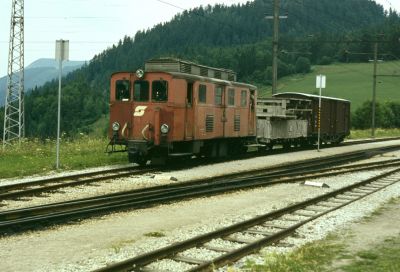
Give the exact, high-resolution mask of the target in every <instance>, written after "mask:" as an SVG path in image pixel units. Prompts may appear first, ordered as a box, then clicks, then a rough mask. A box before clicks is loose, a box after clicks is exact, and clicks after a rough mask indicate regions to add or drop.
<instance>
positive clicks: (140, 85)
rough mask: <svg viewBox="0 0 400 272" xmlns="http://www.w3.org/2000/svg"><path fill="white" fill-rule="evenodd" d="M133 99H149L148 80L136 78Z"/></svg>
mask: <svg viewBox="0 0 400 272" xmlns="http://www.w3.org/2000/svg"><path fill="white" fill-rule="evenodd" d="M133 90H134V91H133V100H135V101H149V82H148V81H146V80H136V81H135V84H134V87H133Z"/></svg>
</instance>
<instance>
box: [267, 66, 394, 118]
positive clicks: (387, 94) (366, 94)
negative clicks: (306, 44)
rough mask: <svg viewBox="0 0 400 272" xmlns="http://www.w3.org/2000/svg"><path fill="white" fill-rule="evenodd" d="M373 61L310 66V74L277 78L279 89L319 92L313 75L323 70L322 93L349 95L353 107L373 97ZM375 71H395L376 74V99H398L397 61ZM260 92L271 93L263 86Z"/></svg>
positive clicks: (344, 96) (346, 97)
mask: <svg viewBox="0 0 400 272" xmlns="http://www.w3.org/2000/svg"><path fill="white" fill-rule="evenodd" d="M372 73H373V64H372V63H348V64H343V63H335V64H332V65H319V66H313V72H312V73H309V74H305V75H303V74H297V75H293V76H288V77H284V78H282V79H281V80H279V85H278V91H279V92H304V93H312V94H318V90H317V89H316V88H315V77H316V75H317V74H323V75H326V77H327V83H326V89H323V90H322V95H325V96H333V97H339V98H344V99H348V100H350V101H351V102H352V111H354V110H355V109H356V108H357V107H359V106H360V105H361V104H362V103H363V102H364V101H366V100H372V83H373V78H372ZM378 74H381V75H397V77H378V84H377V90H376V93H377V100H378V101H381V102H384V101H400V61H389V62H382V63H379V64H378ZM260 95H261V96H268V95H271V89H270V88H267V89H265V88H262V89H261V91H260Z"/></svg>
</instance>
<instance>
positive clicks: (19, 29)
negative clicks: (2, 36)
mask: <svg viewBox="0 0 400 272" xmlns="http://www.w3.org/2000/svg"><path fill="white" fill-rule="evenodd" d="M24 123H25V120H24V0H13V1H12V8H11V24H10V45H9V52H8V73H7V94H6V102H5V114H4V131H3V147H4V146H6V145H10V144H11V143H12V142H13V141H15V140H19V141H20V140H21V138H23V137H24V136H25V129H24V125H25V124H24Z"/></svg>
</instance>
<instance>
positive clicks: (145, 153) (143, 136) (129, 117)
mask: <svg viewBox="0 0 400 272" xmlns="http://www.w3.org/2000/svg"><path fill="white" fill-rule="evenodd" d="M169 81H170V76H168V75H166V74H162V73H146V75H145V74H144V73H143V72H142V71H141V70H139V71H138V72H137V73H136V74H135V73H126V72H121V73H115V74H113V75H112V77H111V93H110V128H109V136H110V139H111V141H110V144H111V145H112V146H114V145H123V146H125V147H126V151H127V152H128V157H129V161H130V162H135V163H138V164H142V165H143V164H145V163H146V162H147V160H148V159H149V156H150V155H151V154H150V152H149V151H150V150H152V149H153V147H155V146H158V147H160V146H163V145H166V143H167V142H168V137H169V134H170V132H171V131H170V127H171V119H172V113H171V111H170V110H168V108H169V105H168V94H169V84H168V83H169ZM113 149H114V148H113ZM153 155H154V154H153Z"/></svg>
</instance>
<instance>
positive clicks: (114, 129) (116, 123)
mask: <svg viewBox="0 0 400 272" xmlns="http://www.w3.org/2000/svg"><path fill="white" fill-rule="evenodd" d="M119 128H120V125H119V123H118V122H114V123H113V124H112V130H113V131H115V132H117V131H118V130H119Z"/></svg>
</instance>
